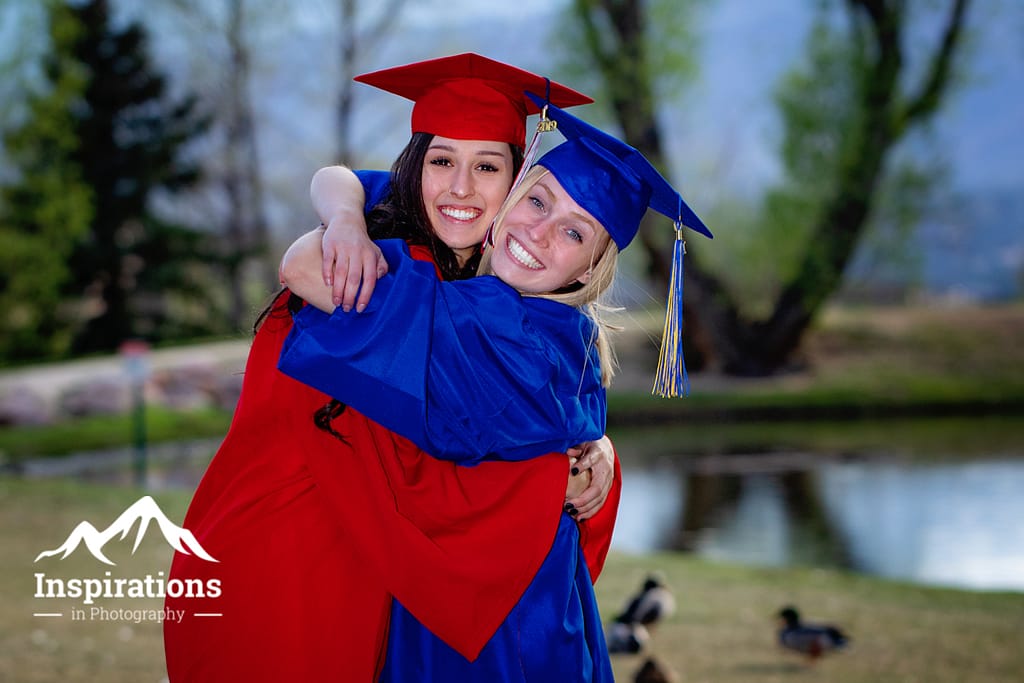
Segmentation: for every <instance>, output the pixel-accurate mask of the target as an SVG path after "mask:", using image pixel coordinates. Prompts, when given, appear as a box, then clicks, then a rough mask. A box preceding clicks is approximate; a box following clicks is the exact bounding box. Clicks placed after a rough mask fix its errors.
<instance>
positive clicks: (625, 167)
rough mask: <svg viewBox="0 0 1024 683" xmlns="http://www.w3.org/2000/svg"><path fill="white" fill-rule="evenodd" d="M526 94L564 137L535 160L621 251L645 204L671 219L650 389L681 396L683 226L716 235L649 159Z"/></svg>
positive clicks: (685, 386)
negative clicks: (664, 305) (664, 304)
mask: <svg viewBox="0 0 1024 683" xmlns="http://www.w3.org/2000/svg"><path fill="white" fill-rule="evenodd" d="M526 95H527V96H528V97H529V98H530V99H531V100H533V101H534V103H536V104H537V106H538V107H544V106H545V105H546V107H547V108H546V110H543V111H542V116H545V115H546V116H547V117H550V119H551V120H553V121H554V122H555V123H556V124H557V129H558V131H559V132H561V133H562V135H563V136H564V137H565V139H566V141H565V142H563V143H562V144H560V145H558V146H557V147H555V148H554V149H552V150H551V151H549V152H548V153H547V154H545V155H544V156H543V157H541V158H540V159H539V160H538V161H537V165H539V166H543V167H544V168H546V169H548V171H550V172H551V174H552V175H554V176H555V178H557V179H558V182H559V184H560V185H561V186H562V187H563V188H564V189H565V191H566V192H568V193H569V196H571V197H572V198H573V199H574V200H575V201H576V203H577V204H579V205H580V206H582V207H583V208H584V209H586V210H587V211H588V212H590V214H591V215H592V216H594V218H596V219H597V220H598V221H599V222H600V223H601V225H602V226H604V228H605V229H606V230H607V231H608V233H609V234H610V235H611V237H612V240H613V241H614V242H615V245H616V246H617V247H618V248H619V250H620V251H621V250H623V249H625V248H626V247H627V246H629V243H630V242H632V241H633V238H634V237H636V233H637V231H638V230H639V229H640V221H641V220H642V219H643V217H644V214H645V213H646V212H647V209H648V207H650V208H652V209H654V210H655V211H657V212H659V213H662V214H664V215H666V216H668V217H669V218H671V219H672V220H673V222H674V223H675V229H676V241H675V245H674V247H673V254H672V275H671V281H670V285H669V294H668V309H667V310H666V312H665V327H664V330H663V332H662V337H661V353H660V355H659V358H658V370H657V375H656V377H655V380H654V388H653V390H652V392H653V393H655V394H658V395H659V396H665V397H672V396H684V395H686V394H688V393H689V391H690V382H689V379H688V378H687V376H686V364H685V363H684V361H683V341H682V329H683V255H684V254H685V253H686V247H685V243H684V242H683V235H682V233H683V227H684V226H685V227H687V228H690V229H691V230H695V231H696V232H699V233H700V234H702V235H705V236H707V237H714V236H713V235H712V234H711V231H710V230H708V228H707V226H706V225H704V222H703V221H702V220H701V219H700V218H698V217H697V214H695V213H694V212H693V210H692V209H691V208H690V207H689V206H688V205H687V204H686V202H685V201H683V198H682V196H680V194H679V193H678V192H677V191H676V190H675V189H673V187H672V186H671V185H669V183H668V181H667V180H665V178H664V177H662V175H661V174H660V173H658V171H657V169H655V168H654V166H652V165H651V162H649V161H648V160H647V158H646V157H644V155H643V154H641V153H640V152H639V151H637V150H636V149H635V148H633V147H631V146H630V145H627V144H626V143H625V142H622V141H621V140H619V139H617V138H614V137H612V136H611V135H608V134H607V133H605V132H604V131H602V130H599V129H597V128H595V127H594V126H591V125H590V124H589V123H587V122H585V121H582V120H581V119H578V118H577V117H575V116H573V115H572V114H569V113H567V112H565V111H563V110H561V109H559V108H558V107H556V106H555V105H553V104H550V103H548V102H545V101H544V99H542V98H540V97H537V96H536V95H534V94H533V93H529V92H528V93H526Z"/></svg>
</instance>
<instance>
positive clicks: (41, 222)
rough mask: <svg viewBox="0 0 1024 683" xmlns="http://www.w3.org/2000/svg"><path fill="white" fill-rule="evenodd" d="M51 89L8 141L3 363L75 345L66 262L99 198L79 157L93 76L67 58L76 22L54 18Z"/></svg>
mask: <svg viewBox="0 0 1024 683" xmlns="http://www.w3.org/2000/svg"><path fill="white" fill-rule="evenodd" d="M52 28H53V40H54V54H53V56H52V57H51V66H52V68H51V69H50V70H49V74H50V76H51V82H50V85H51V87H50V90H49V92H45V93H42V94H36V95H33V96H31V97H30V98H29V100H28V102H27V109H28V112H29V116H28V117H27V119H26V121H25V123H24V124H23V125H22V126H21V127H20V128H18V129H16V130H13V131H10V132H8V133H7V135H5V136H4V148H5V150H6V152H7V155H8V158H9V159H10V161H11V162H12V163H13V164H14V165H16V167H17V169H18V179H17V183H16V184H14V185H10V186H7V187H4V188H0V311H2V313H0V358H5V359H21V358H28V357H35V356H40V355H59V354H61V353H63V352H65V351H66V350H67V348H68V345H69V341H70V326H69V322H68V321H67V320H66V319H65V318H64V317H63V316H61V314H60V302H61V292H62V288H63V287H64V286H65V285H66V284H67V283H68V282H69V281H70V280H71V273H70V271H69V269H68V267H67V260H68V258H69V256H70V254H71V252H72V249H73V247H74V244H75V242H76V241H77V240H78V239H79V238H80V237H81V236H83V235H85V234H86V231H87V229H88V225H89V222H90V220H91V219H92V216H93V207H92V195H91V191H90V188H89V187H88V185H87V184H86V183H85V182H84V180H83V177H82V172H81V168H80V166H79V165H78V164H76V163H75V162H74V160H73V159H72V156H73V154H74V153H75V151H76V149H77V147H78V142H79V141H78V137H77V135H76V131H75V122H74V118H73V116H72V114H71V110H72V108H73V107H74V105H75V103H76V102H77V101H79V99H80V97H81V94H82V92H83V91H84V88H85V83H86V81H87V75H86V73H85V71H84V69H83V68H81V66H80V65H78V64H77V63H75V62H74V61H73V60H71V59H70V58H69V56H68V55H67V47H68V45H69V44H70V43H71V42H72V41H73V40H74V39H75V37H76V34H77V32H76V24H75V22H74V21H73V20H72V19H71V18H70V17H69V16H68V15H67V14H66V13H64V12H59V11H57V12H56V13H55V15H54V17H53V26H52Z"/></svg>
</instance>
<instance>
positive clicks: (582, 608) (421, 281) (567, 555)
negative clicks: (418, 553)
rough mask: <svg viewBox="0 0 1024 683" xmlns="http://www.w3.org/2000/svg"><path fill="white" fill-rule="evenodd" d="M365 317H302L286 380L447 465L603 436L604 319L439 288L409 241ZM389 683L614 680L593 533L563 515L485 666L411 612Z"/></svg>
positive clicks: (455, 286)
mask: <svg viewBox="0 0 1024 683" xmlns="http://www.w3.org/2000/svg"><path fill="white" fill-rule="evenodd" d="M379 244H380V246H381V249H382V251H383V252H384V255H385V258H387V260H388V265H389V268H390V273H389V275H388V276H386V277H384V278H382V279H381V280H380V281H379V282H378V285H377V289H376V291H375V292H374V297H373V299H372V300H371V303H370V306H369V307H368V308H367V309H366V310H365V311H364V312H363V313H359V314H356V313H344V312H343V311H342V310H341V309H340V308H339V309H337V310H336V311H335V312H334V313H333V314H332V315H330V316H328V315H326V314H324V313H322V312H320V311H318V310H316V309H313V308H312V307H308V306H307V307H306V308H305V309H303V310H302V311H300V312H299V313H298V314H296V316H295V325H294V327H293V329H292V332H291V334H290V336H289V338H288V339H287V340H286V342H285V346H284V349H283V351H282V354H281V359H280V362H279V367H280V369H281V370H282V371H283V372H284V373H285V374H288V375H291V376H292V377H294V378H296V379H299V380H301V381H303V382H305V383H307V384H310V385H311V386H314V387H315V388H317V389H320V390H322V391H324V392H325V393H328V394H330V395H332V396H334V397H335V398H337V399H339V400H341V401H343V402H345V403H347V404H349V405H351V406H352V407H353V408H355V409H357V410H359V411H360V412H362V413H363V414H364V415H366V416H368V417H370V418H371V419H373V420H375V421H377V422H379V423H381V424H382V425H384V426H385V427H387V428H389V429H391V430H393V431H395V432H397V433H399V434H402V435H403V436H405V437H407V438H409V439H410V440H412V441H413V442H415V443H416V444H417V445H418V446H420V447H421V448H423V449H424V450H425V451H427V452H428V453H431V454H432V455H434V456H435V457H441V458H446V459H451V460H456V461H458V462H460V463H462V464H467V465H471V464H474V463H477V462H480V461H481V460H484V459H506V460H520V459H525V458H529V457H532V456H536V455H539V454H542V453H546V452H549V451H564V450H566V449H567V448H568V447H570V446H573V445H575V444H578V443H581V442H584V441H591V440H594V439H597V438H600V436H601V435H603V434H604V426H605V410H606V404H605V392H604V389H603V387H602V386H601V382H600V368H599V366H598V360H597V353H596V349H595V348H594V344H593V340H594V329H593V325H592V323H591V321H590V320H589V319H587V318H586V316H583V315H582V314H581V313H579V311H577V310H576V309H573V308H571V307H569V306H565V305H564V304H560V303H556V302H552V301H549V300H546V299H537V298H532V297H525V298H524V297H520V296H519V295H518V294H517V293H516V292H515V291H514V290H512V289H511V288H509V287H508V286H507V285H505V284H504V283H502V282H500V281H499V280H497V279H496V278H492V277H478V278H474V279H472V280H466V281H460V282H450V283H446V282H441V281H439V280H437V278H436V275H435V273H434V271H433V268H432V266H430V265H429V264H423V263H421V262H416V261H413V260H411V259H410V258H409V257H408V252H407V248H406V246H405V244H404V243H402V242H400V241H391V240H388V241H383V242H380V243H379ZM381 680H382V681H438V682H440V681H455V680H458V681H488V682H490V681H527V680H529V681H552V682H554V681H558V682H559V683H565V682H571V681H579V682H581V683H582V682H584V681H612V680H613V677H612V672H611V665H610V661H609V658H608V653H607V648H606V646H605V642H604V635H603V632H602V627H601V619H600V615H599V613H598V608H597V601H596V598H595V596H594V590H593V585H592V583H591V578H590V574H589V571H588V569H587V566H586V562H585V560H584V558H583V553H582V551H581V549H580V544H579V530H578V528H577V525H576V522H575V520H574V519H572V518H571V517H570V516H568V515H565V514H563V515H562V518H561V520H560V522H559V527H558V531H557V533H556V536H555V539H554V542H553V544H552V547H551V550H550V552H549V553H548V556H547V558H546V559H545V561H544V563H543V564H542V566H541V569H540V570H539V571H538V573H537V575H536V576H535V577H534V579H533V581H532V582H531V584H530V586H529V587H528V588H527V590H526V592H525V593H524V595H523V597H522V598H521V599H520V601H519V603H517V605H516V607H515V608H514V609H513V610H512V612H511V613H510V614H509V616H508V617H507V618H506V619H505V621H504V622H503V623H502V625H501V627H499V629H498V631H497V632H496V633H495V635H494V636H493V637H492V638H491V639H490V640H489V641H488V643H487V645H485V646H484V649H483V650H482V651H481V653H480V655H479V656H478V657H477V658H476V659H475V660H474V661H472V662H470V661H468V660H467V659H466V658H464V657H463V656H462V655H460V654H458V653H457V652H455V651H454V650H453V649H451V648H450V647H449V646H448V645H446V644H445V643H444V642H443V641H441V640H440V639H438V638H437V637H436V636H434V634H432V633H431V632H430V631H429V630H427V629H426V628H425V627H423V626H422V625H421V624H420V623H419V621H417V620H416V618H415V616H414V615H413V614H411V613H409V612H408V610H406V609H405V608H404V607H403V606H402V605H401V604H400V603H399V602H398V601H397V600H396V601H394V602H393V605H392V614H391V626H390V633H389V640H388V654H387V660H386V664H385V668H384V671H383V673H382V678H381Z"/></svg>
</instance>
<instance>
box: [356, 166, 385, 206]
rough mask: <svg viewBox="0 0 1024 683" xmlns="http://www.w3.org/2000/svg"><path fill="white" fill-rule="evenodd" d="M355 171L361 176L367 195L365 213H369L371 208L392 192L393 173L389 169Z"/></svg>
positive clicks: (360, 179)
mask: <svg viewBox="0 0 1024 683" xmlns="http://www.w3.org/2000/svg"><path fill="white" fill-rule="evenodd" d="M354 173H355V174H356V177H357V178H359V182H360V183H362V184H363V193H364V194H365V195H366V202H365V203H364V204H363V213H369V212H370V209H372V208H373V207H375V206H377V204H379V203H380V202H381V201H383V200H384V198H385V197H387V196H388V195H389V194H391V173H389V172H388V171H354Z"/></svg>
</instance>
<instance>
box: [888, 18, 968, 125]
mask: <svg viewBox="0 0 1024 683" xmlns="http://www.w3.org/2000/svg"><path fill="white" fill-rule="evenodd" d="M968 4H970V3H969V2H968V0H955V1H954V3H953V7H952V8H951V10H950V13H949V18H948V20H947V22H946V29H945V31H944V32H943V36H942V44H941V45H940V47H939V49H938V51H937V52H936V54H935V55H934V58H933V59H932V65H931V69H930V74H929V77H928V79H927V80H926V81H925V82H924V84H923V85H922V87H921V91H920V92H919V93H918V94H917V96H916V97H913V98H911V100H910V102H909V104H908V105H907V107H906V109H905V111H904V115H903V117H902V120H903V122H904V123H905V124H909V123H913V122H914V121H915V120H917V119H919V118H922V117H925V116H928V115H930V114H931V113H932V112H934V111H935V110H936V109H937V108H938V106H939V103H940V102H941V101H942V96H943V94H944V92H945V89H946V87H947V85H948V84H949V75H950V70H951V69H952V64H953V55H954V54H955V53H956V48H957V45H958V43H959V42H960V37H961V35H962V33H963V30H962V27H963V18H964V14H965V13H966V12H967V6H968Z"/></svg>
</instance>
